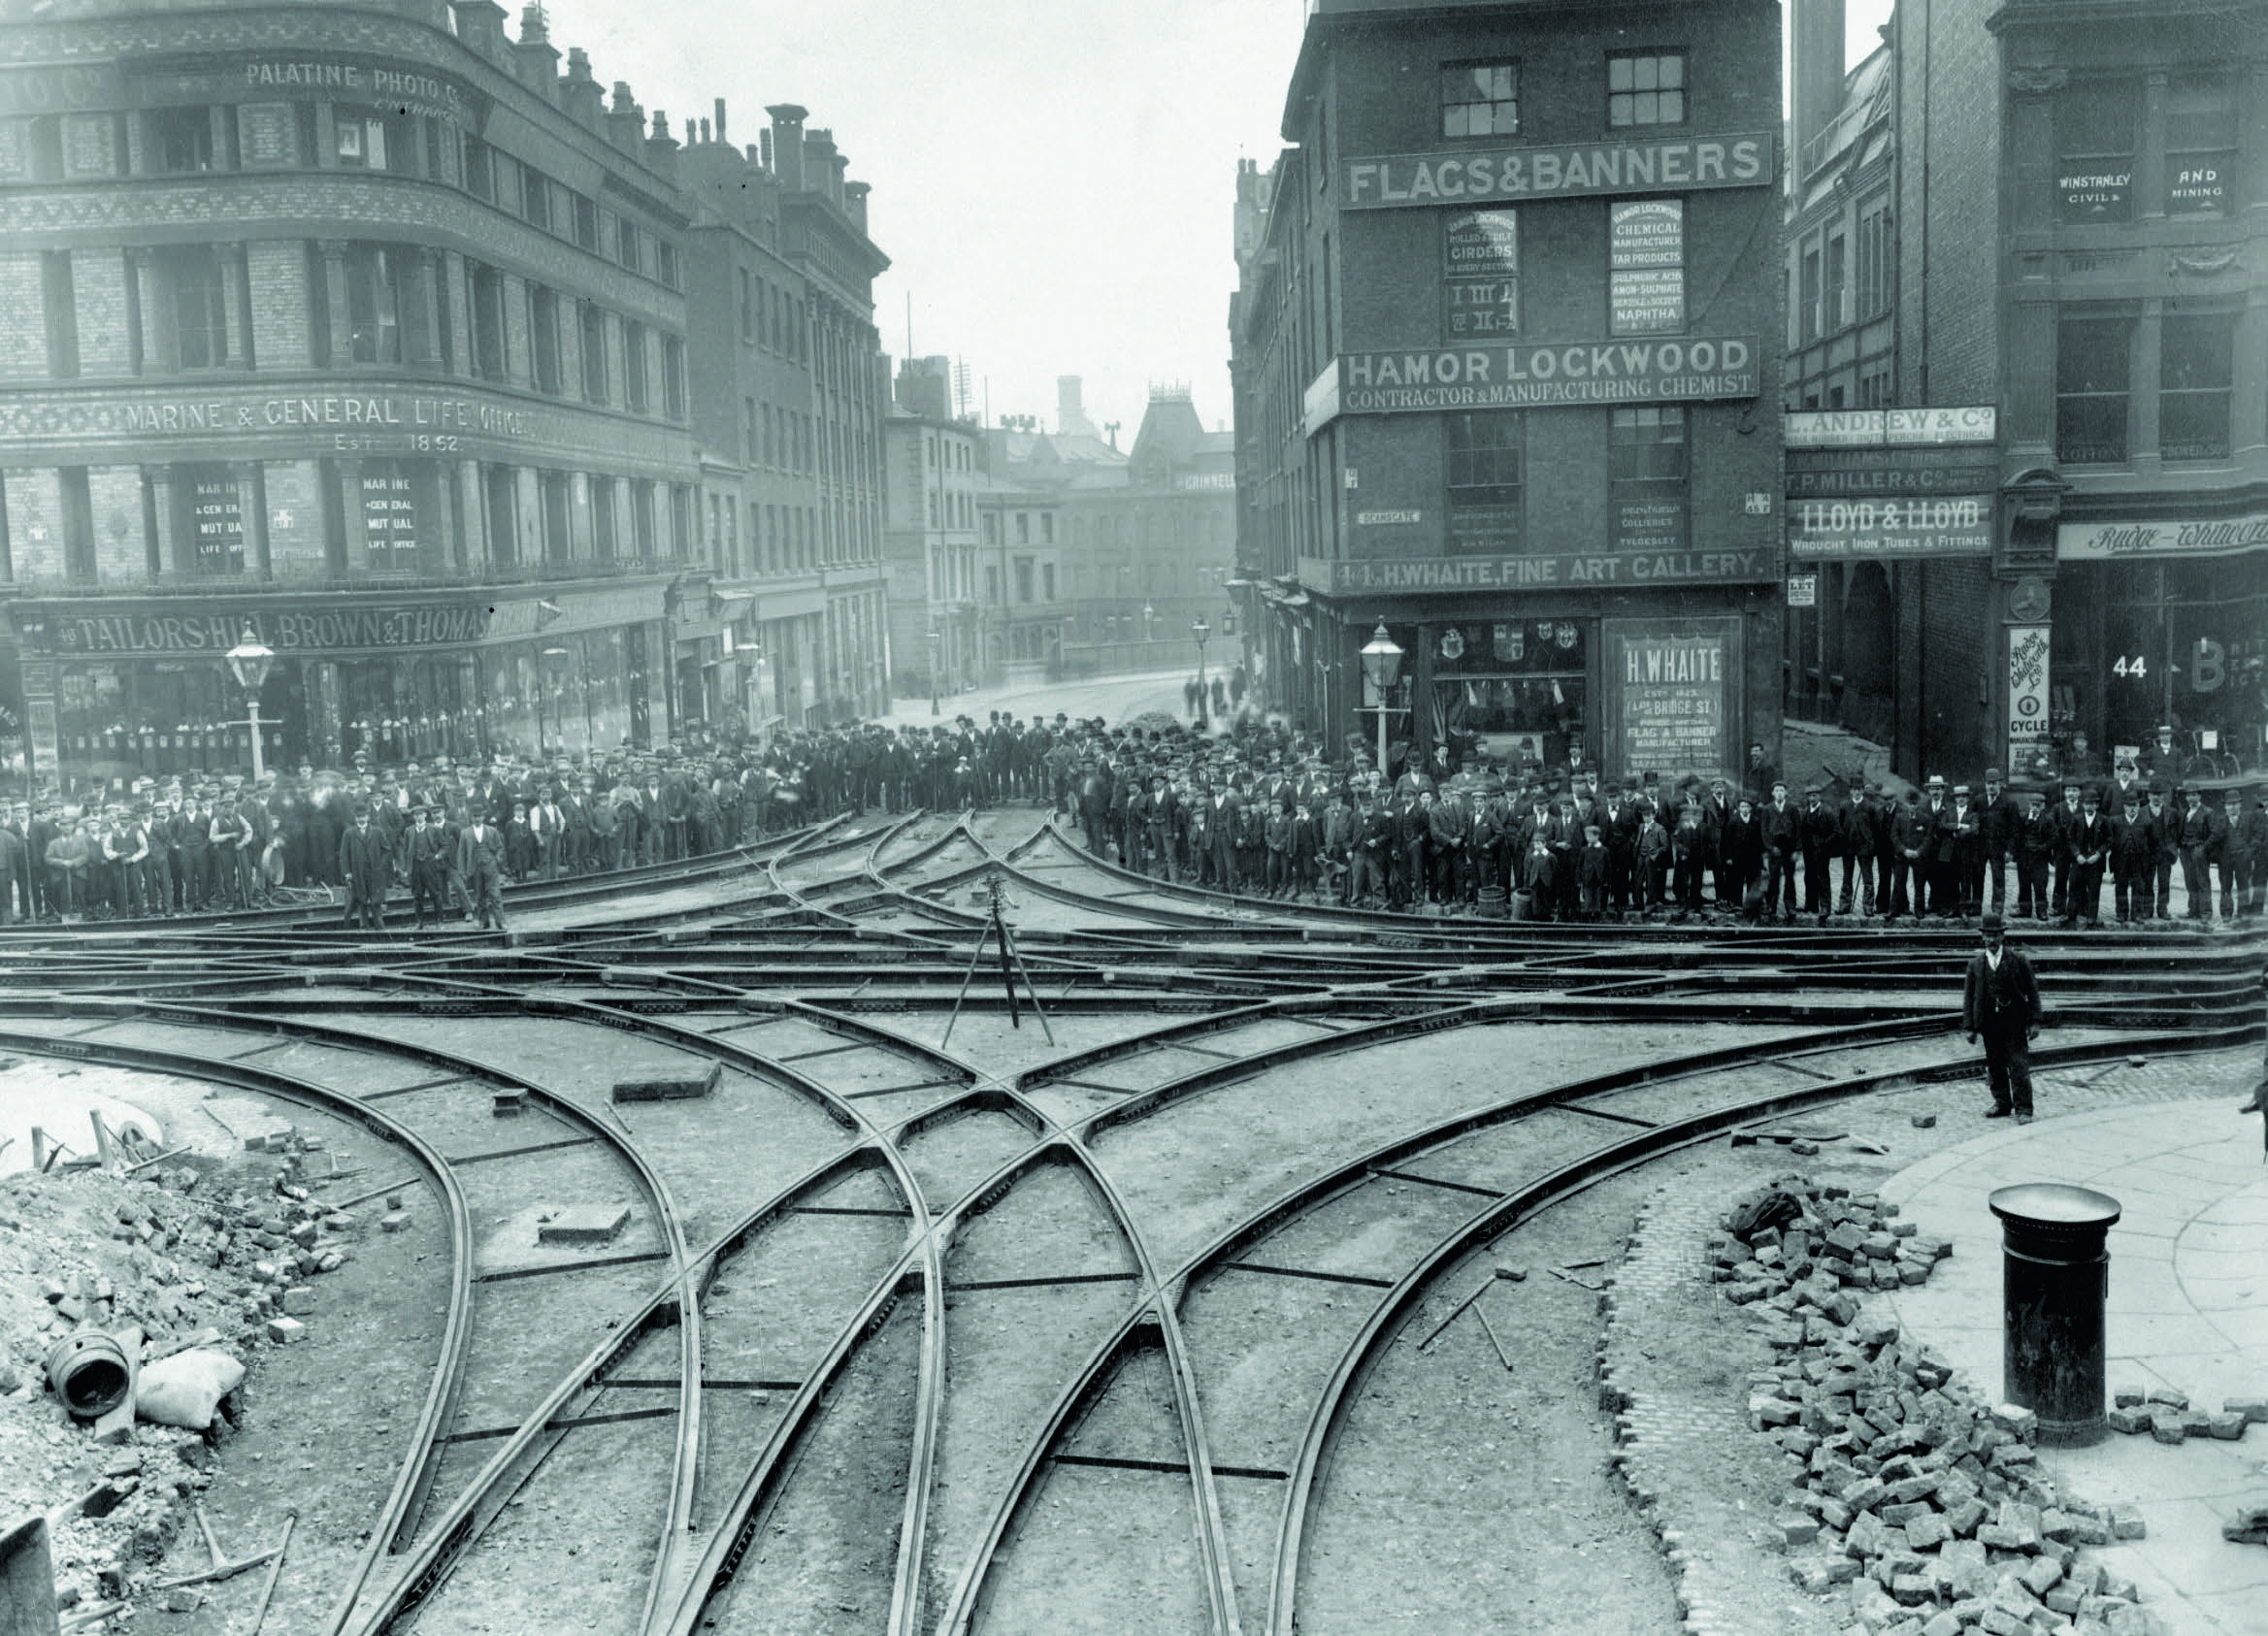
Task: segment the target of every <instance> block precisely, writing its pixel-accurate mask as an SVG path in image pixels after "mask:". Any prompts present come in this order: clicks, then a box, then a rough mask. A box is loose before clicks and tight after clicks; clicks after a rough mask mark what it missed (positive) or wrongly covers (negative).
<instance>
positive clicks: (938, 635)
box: [930, 625, 945, 716]
mask: <svg viewBox="0 0 2268 1636" xmlns="http://www.w3.org/2000/svg"><path fill="white" fill-rule="evenodd" d="M944 643H945V635H944V633H943V632H942V631H940V630H938V629H937V627H936V626H935V625H932V626H931V627H930V714H931V715H933V716H935V715H940V714H942V713H943V712H941V711H940V710H939V709H938V708H937V665H938V663H939V659H938V655H939V653H940V652H941V651H942V649H943V647H944Z"/></svg>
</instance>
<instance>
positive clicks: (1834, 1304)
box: [1820, 1290, 1858, 1325]
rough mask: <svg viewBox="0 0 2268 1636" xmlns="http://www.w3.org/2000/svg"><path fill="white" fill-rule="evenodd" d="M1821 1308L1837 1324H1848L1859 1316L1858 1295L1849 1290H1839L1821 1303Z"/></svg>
mask: <svg viewBox="0 0 2268 1636" xmlns="http://www.w3.org/2000/svg"><path fill="white" fill-rule="evenodd" d="M1820 1310H1821V1311H1823V1312H1824V1313H1825V1314H1826V1315H1827V1316H1828V1317H1829V1318H1831V1319H1833V1320H1834V1321H1835V1322H1836V1323H1837V1324H1841V1325H1848V1324H1850V1323H1851V1322H1852V1321H1853V1320H1854V1319H1856V1318H1857V1316H1858V1297H1857V1295H1854V1294H1852V1293H1851V1292H1849V1291H1847V1290H1838V1291H1837V1292H1835V1293H1834V1294H1832V1295H1830V1296H1828V1297H1827V1299H1826V1300H1825V1301H1824V1302H1822V1303H1821V1306H1820Z"/></svg>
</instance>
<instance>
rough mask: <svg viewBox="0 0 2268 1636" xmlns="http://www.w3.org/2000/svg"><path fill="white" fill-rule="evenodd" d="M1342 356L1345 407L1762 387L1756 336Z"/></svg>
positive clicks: (1633, 398)
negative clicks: (1759, 381)
mask: <svg viewBox="0 0 2268 1636" xmlns="http://www.w3.org/2000/svg"><path fill="white" fill-rule="evenodd" d="M1337 365H1338V406H1337V408H1338V412H1340V413H1345V414H1426V413H1439V412H1440V411H1442V410H1444V409H1540V408H1548V407H1552V406H1563V405H1598V404H1662V403H1681V402H1705V401H1707V400H1710V399H1716V398H1753V397H1755V396H1756V395H1757V392H1758V371H1757V341H1756V337H1754V336H1691V337H1681V338H1679V339H1676V340H1668V341H1654V340H1644V339H1627V338H1626V339H1619V340H1613V341H1553V342H1538V343H1521V342H1513V343H1508V344H1502V345H1470V346H1442V347H1423V348H1413V349H1406V350H1398V351H1383V352H1348V353H1343V354H1341V355H1340V357H1339V358H1338V360H1337Z"/></svg>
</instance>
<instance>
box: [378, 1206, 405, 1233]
mask: <svg viewBox="0 0 2268 1636" xmlns="http://www.w3.org/2000/svg"><path fill="white" fill-rule="evenodd" d="M409 1225H410V1213H409V1212H408V1211H407V1210H389V1211H387V1212H386V1213H385V1214H384V1215H382V1216H380V1217H379V1218H378V1231H380V1232H400V1231H401V1230H402V1229H403V1228H404V1227H408V1226H409Z"/></svg>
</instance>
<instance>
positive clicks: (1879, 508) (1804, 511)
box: [1788, 494, 1992, 562]
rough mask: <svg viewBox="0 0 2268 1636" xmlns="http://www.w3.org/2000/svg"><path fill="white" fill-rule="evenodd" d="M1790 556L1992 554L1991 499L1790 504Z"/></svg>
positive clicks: (1847, 557)
mask: <svg viewBox="0 0 2268 1636" xmlns="http://www.w3.org/2000/svg"><path fill="white" fill-rule="evenodd" d="M1788 554H1789V555H1790V556H1791V557H1795V558H1798V559H1801V560H1803V561H1807V562H1856V561H1861V560H1864V559H1866V558H1869V557H1986V556H1990V555H1991V554H1992V496H1991V495H1989V494H1944V495H1932V496H1930V497H1929V498H1927V499H1912V500H1901V499H1898V498H1896V497H1894V496H1892V497H1890V498H1888V499H1883V500H1865V499H1860V500H1791V501H1790V502H1789V503H1788Z"/></svg>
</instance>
